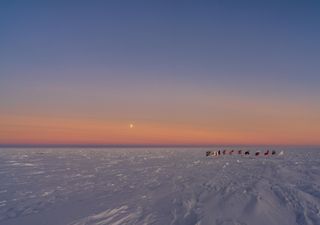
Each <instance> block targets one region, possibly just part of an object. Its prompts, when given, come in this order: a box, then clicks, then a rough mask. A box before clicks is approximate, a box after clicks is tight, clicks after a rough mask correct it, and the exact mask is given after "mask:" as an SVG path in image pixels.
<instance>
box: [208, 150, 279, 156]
mask: <svg viewBox="0 0 320 225" xmlns="http://www.w3.org/2000/svg"><path fill="white" fill-rule="evenodd" d="M220 155H250V151H242V150H218V151H207V152H206V156H220ZM252 155H255V156H259V155H262V156H263V155H264V156H269V155H276V151H275V150H272V151H271V150H267V151H265V152H260V151H256V152H255V153H253V154H252Z"/></svg>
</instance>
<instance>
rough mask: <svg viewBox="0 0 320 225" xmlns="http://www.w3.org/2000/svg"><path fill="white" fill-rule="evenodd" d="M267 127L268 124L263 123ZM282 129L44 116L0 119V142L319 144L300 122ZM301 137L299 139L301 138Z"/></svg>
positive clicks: (316, 129) (309, 130)
mask: <svg viewBox="0 0 320 225" xmlns="http://www.w3.org/2000/svg"><path fill="white" fill-rule="evenodd" d="M268 123H269V125H267V124H268ZM286 123H287V126H286V127H285V128H283V129H279V128H277V127H275V126H274V125H273V124H272V123H270V121H265V122H264V124H265V126H264V127H263V128H260V130H256V129H254V130H250V129H247V128H245V127H243V124H242V125H241V124H238V125H237V126H238V127H237V128H235V127H233V128H232V129H231V126H230V124H228V123H226V124H224V126H225V127H224V126H223V125H222V124H220V125H219V124H218V123H217V125H216V127H214V126H212V127H211V126H210V127H206V126H202V127H200V126H196V124H194V123H193V124H191V123H190V124H174V123H168V124H165V123H155V122H136V123H135V125H134V127H133V126H131V123H130V122H129V121H113V122H112V121H101V120H89V119H87V120H84V119H61V118H43V117H33V118H29V117H28V118H27V117H17V116H6V117H4V116H2V117H1V118H0V144H13V145H14V144H15V145H23V144H28V145H47V144H53V145H55V144H57V145H69V144H80V145H213V144H223V145H228V144H239V145H262V144H274V145H282V144H290V145H319V144H320V142H319V139H318V136H317V134H318V132H319V129H318V128H317V126H316V125H315V126H314V127H313V128H312V127H306V126H305V124H304V123H302V122H301V123H296V124H291V125H290V122H286ZM301 134H304V135H301Z"/></svg>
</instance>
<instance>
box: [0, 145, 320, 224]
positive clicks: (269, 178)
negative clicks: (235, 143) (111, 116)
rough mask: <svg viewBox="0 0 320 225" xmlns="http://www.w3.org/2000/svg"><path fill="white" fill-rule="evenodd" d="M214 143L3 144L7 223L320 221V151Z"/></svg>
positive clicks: (0, 190) (0, 219)
mask: <svg viewBox="0 0 320 225" xmlns="http://www.w3.org/2000/svg"><path fill="white" fill-rule="evenodd" d="M229 149H230V148H229ZM234 149H238V148H234ZM243 149H245V148H243ZM207 150H214V148H69V149H67V148H17V149H14V148H1V149H0V224H1V225H103V224H112V225H122V224H157V225H178V224H183V225H191V224H194V225H207V224H210V225H211V224H212V225H295V224H299V225H306V224H316V225H318V224H320V149H284V153H285V154H284V155H283V156H269V157H265V156H260V157H255V156H240V155H233V156H229V155H228V156H222V157H219V158H214V157H205V152H206V151H207ZM254 150H255V149H251V153H253V152H254ZM261 150H262V149H261ZM276 150H278V149H276ZM278 152H279V150H278Z"/></svg>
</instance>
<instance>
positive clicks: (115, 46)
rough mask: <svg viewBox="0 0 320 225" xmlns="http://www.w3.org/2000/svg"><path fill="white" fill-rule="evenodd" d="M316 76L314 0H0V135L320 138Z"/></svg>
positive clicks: (14, 139)
mask: <svg viewBox="0 0 320 225" xmlns="http://www.w3.org/2000/svg"><path fill="white" fill-rule="evenodd" d="M319 86H320V2H319V1H317V0H314V1H308V0H306V1H295V0H291V1H281V0H278V1H272V0H271V1H253V0H252V1H237V0H234V1H228V0H227V1H175V0H171V1H129V0H128V1H123V0H117V1H111V0H108V1H32V0H30V1H23V0H21V1H15V0H2V1H1V2H0V144H2V145H4V144H22V145H23V144H157V145H158V144H160V145H161V144H164V145H170V144H174V145H176V144H178V145H202V144H205V145H208V144H250V145H251V144H252V145H256V144H284V145H320V88H319ZM130 124H133V125H134V126H133V128H130Z"/></svg>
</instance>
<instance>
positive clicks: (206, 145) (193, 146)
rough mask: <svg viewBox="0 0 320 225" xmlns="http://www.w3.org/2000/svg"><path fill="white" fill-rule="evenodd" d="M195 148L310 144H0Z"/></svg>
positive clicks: (299, 145) (29, 146)
mask: <svg viewBox="0 0 320 225" xmlns="http://www.w3.org/2000/svg"><path fill="white" fill-rule="evenodd" d="M67 147H68V148H147V147H148V148H160V147H168V148H169V147H175V148H180V147H181V148H189V147H190V148H195V147H199V148H200V147H206V148H208V147H308V148H320V145H312V144H0V148H67Z"/></svg>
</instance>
